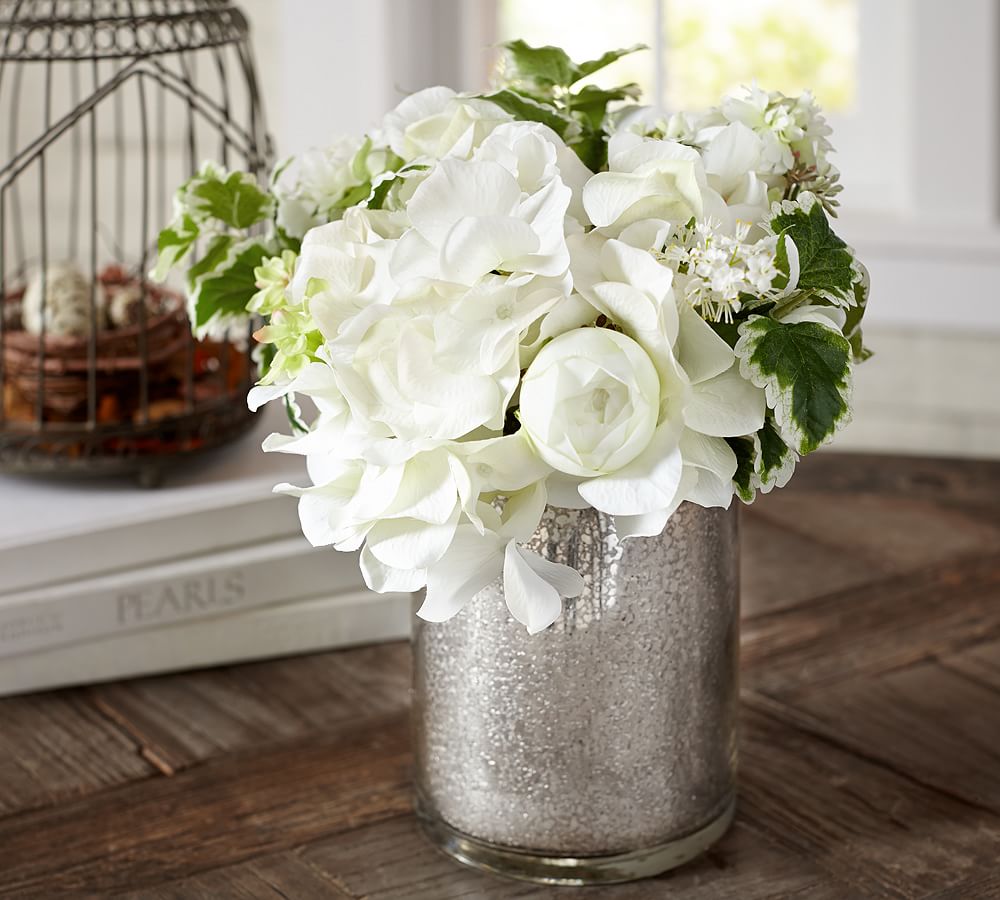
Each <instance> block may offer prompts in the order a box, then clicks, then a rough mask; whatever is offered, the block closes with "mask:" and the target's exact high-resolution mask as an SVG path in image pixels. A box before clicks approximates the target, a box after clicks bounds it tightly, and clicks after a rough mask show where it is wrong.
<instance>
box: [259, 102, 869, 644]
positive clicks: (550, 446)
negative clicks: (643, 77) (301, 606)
mask: <svg viewBox="0 0 1000 900" xmlns="http://www.w3.org/2000/svg"><path fill="white" fill-rule="evenodd" d="M826 133H827V130H826V127H825V124H824V123H823V121H822V117H821V116H820V115H819V113H818V111H817V110H816V109H815V106H814V105H813V104H812V101H811V99H810V98H808V97H804V98H798V99H796V100H788V99H787V98H778V97H776V96H775V95H768V94H764V93H763V92H761V91H757V90H753V91H751V92H750V93H749V94H748V95H747V96H745V97H742V98H730V99H728V100H726V101H725V102H724V103H723V104H722V105H721V106H720V107H719V108H718V109H716V110H713V111H711V112H710V113H708V114H706V115H705V116H700V117H690V116H689V117H686V118H683V119H681V118H677V119H674V120H673V121H672V122H671V123H669V124H668V125H667V126H665V127H664V128H663V129H662V130H661V132H660V133H654V132H653V131H651V130H650V128H649V127H648V126H643V127H641V128H640V127H638V126H637V125H636V121H633V123H632V125H631V126H621V127H619V128H618V129H617V130H615V131H614V132H613V133H611V134H610V137H609V140H608V143H607V145H606V149H607V164H606V166H602V168H601V170H600V171H597V172H594V171H591V170H590V169H588V168H587V167H586V166H585V165H584V164H583V162H582V161H581V158H580V157H579V156H578V155H577V153H576V152H574V149H573V148H571V147H570V146H568V145H567V144H566V143H565V142H564V140H563V139H562V138H561V137H560V136H559V134H557V133H556V132H555V131H554V130H553V129H552V128H550V127H548V126H547V125H546V124H542V123H540V122H534V121H519V120H517V119H515V117H514V116H512V115H511V114H510V113H508V112H506V111H505V110H504V109H502V108H500V106H498V105H496V104H495V103H492V102H490V101H489V100H487V99H482V98H474V97H466V96H463V95H460V94H456V93H455V92H453V91H451V90H448V89H447V88H432V89H429V90H426V91H422V92H420V93H418V94H415V95H413V96H412V97H409V98H408V99H406V100H405V101H403V103H401V104H400V105H399V107H397V108H396V109H395V110H393V111H392V112H391V113H390V114H389V115H388V116H386V118H385V120H384V122H383V123H382V126H381V128H380V129H378V130H377V131H375V132H373V134H372V135H371V136H370V137H369V138H367V139H366V140H364V141H356V142H342V143H338V144H337V145H335V146H334V147H333V148H331V149H330V150H328V151H324V152H318V153H314V154H310V155H307V156H306V157H304V158H301V159H300V160H298V161H297V162H296V163H294V164H292V165H290V166H288V167H285V168H283V169H282V171H281V172H280V173H279V175H278V177H277V180H276V183H275V187H274V194H275V197H276V209H277V212H276V223H277V227H278V229H279V230H280V235H281V236H282V237H283V238H297V237H299V236H300V237H301V246H300V247H299V246H298V241H296V242H295V244H294V246H295V247H296V251H294V252H293V250H290V249H289V250H285V252H284V253H283V254H282V255H281V256H276V257H274V258H272V259H270V260H265V261H264V262H263V264H262V265H260V266H258V267H257V269H256V279H257V288H258V293H257V294H256V295H255V296H254V298H253V300H252V302H251V303H250V305H249V308H250V309H251V310H252V311H253V312H255V313H257V314H263V315H266V316H268V317H269V321H268V324H267V325H266V326H265V327H264V328H263V329H262V330H261V331H260V332H258V339H259V340H261V341H263V342H265V343H266V344H267V345H268V348H269V351H268V352H269V357H268V358H269V368H268V371H267V374H266V376H265V377H264V378H263V379H262V381H261V383H260V385H259V386H258V387H257V388H255V389H254V391H253V392H252V395H251V404H252V405H253V406H254V407H255V408H256V407H257V406H259V405H261V404H263V403H265V402H268V401H270V400H275V399H278V398H282V397H285V398H289V399H290V398H291V397H293V396H294V395H302V396H305V397H308V398H310V399H311V400H312V402H313V404H314V406H315V408H316V410H317V415H316V418H315V420H314V421H313V422H312V423H311V424H310V425H309V426H308V427H307V428H305V429H304V430H300V431H298V432H297V433H295V434H293V435H291V436H285V435H272V436H271V437H270V438H269V439H268V441H267V442H266V444H265V448H266V449H268V450H271V451H279V452H285V453H297V454H301V455H303V456H304V457H305V459H306V463H307V468H308V473H309V477H310V482H311V483H310V484H308V485H306V486H304V487H293V486H290V485H283V486H280V488H279V490H281V491H283V492H285V493H288V494H291V495H294V496H296V497H298V498H299V511H300V518H301V522H302V527H303V530H304V532H305V534H306V536H307V537H308V538H309V540H310V541H311V542H312V543H313V544H315V545H317V546H333V547H335V548H337V549H339V550H344V551H358V550H360V556H361V566H362V570H363V572H364V576H365V579H366V582H367V583H368V585H369V586H370V587H372V588H373V589H374V590H377V591H415V590H418V589H422V588H425V589H426V598H425V601H424V603H423V606H422V607H421V609H420V613H419V614H420V615H421V616H422V617H424V618H426V619H429V620H433V621H440V620H443V619H447V618H449V617H450V616H452V615H454V614H455V613H457V612H458V611H459V610H460V609H461V608H462V607H463V606H464V605H465V604H466V603H468V602H469V601H470V600H472V598H473V597H475V595H476V594H477V593H478V592H479V591H480V590H481V589H483V588H485V587H486V586H488V585H489V584H490V583H492V582H493V581H495V580H497V579H502V581H503V586H504V593H505V597H506V601H507V604H508V606H509V608H510V611H511V614H512V615H513V616H514V617H515V618H516V619H517V620H518V621H520V622H522V623H524V624H525V625H526V626H527V628H528V629H529V630H530V631H531V632H537V631H540V630H542V629H544V628H546V627H547V626H548V625H550V624H551V623H552V622H553V621H554V620H555V619H556V618H557V617H558V616H559V614H560V611H561V609H562V598H563V597H571V596H574V595H576V594H578V593H579V592H580V591H581V590H582V589H583V581H582V578H581V577H580V575H579V574H578V573H577V572H575V571H574V570H572V569H570V568H568V567H566V566H562V565H556V564H554V563H552V562H550V561H548V560H546V559H544V558H543V557H542V556H540V555H539V554H537V553H534V552H533V551H531V550H529V549H527V548H526V547H525V546H524V544H525V542H526V541H527V540H528V539H529V538H530V537H531V535H532V534H533V533H534V531H535V529H536V527H537V525H538V523H539V521H540V518H541V515H542V512H543V510H544V508H545V506H546V504H551V505H555V506H561V507H576V508H582V507H593V508H595V509H597V510H600V511H601V512H603V513H605V514H607V515H609V516H612V517H614V523H615V527H616V529H617V533H618V535H619V536H620V537H628V536H640V535H655V534H659V533H660V532H661V531H662V529H663V527H664V525H665V524H666V522H667V520H668V519H669V517H670V516H671V515H672V513H673V512H674V511H675V510H676V509H677V507H678V506H679V505H680V504H681V503H683V502H685V501H688V502H693V503H697V504H700V505H702V506H722V507H728V506H729V504H730V503H731V501H732V498H733V493H734V478H736V477H737V469H738V467H739V466H740V465H741V462H740V460H739V459H738V457H737V453H736V449H737V448H740V447H744V448H746V449H747V452H748V453H752V454H754V456H753V458H748V460H746V461H745V462H747V465H748V466H749V469H747V474H746V476H745V483H746V485H748V489H751V488H752V486H753V485H756V486H758V487H759V488H760V489H769V486H770V484H772V483H773V478H771V477H770V476H768V475H767V472H766V471H765V468H766V466H772V467H773V465H772V462H773V461H771V460H770V459H768V460H765V459H764V458H763V448H771V447H773V446H774V444H773V442H771V443H768V440H767V439H768V436H769V435H771V434H773V433H775V432H773V431H767V429H768V428H772V427H776V426H774V423H773V420H772V419H771V418H770V417H771V415H772V413H771V412H769V409H770V410H775V409H778V408H779V406H780V408H781V409H784V408H786V406H787V408H788V409H793V410H794V409H797V408H798V407H795V406H794V405H790V404H784V398H783V397H782V396H779V394H777V393H775V392H776V391H777V388H776V387H775V386H774V384H772V383H771V380H768V379H770V375H768V374H767V373H763V374H762V373H761V372H760V371H758V370H757V369H756V368H754V367H753V366H749V365H748V364H747V362H746V359H745V358H743V357H739V356H738V354H737V351H736V350H735V349H734V347H733V346H732V342H731V341H727V340H725V339H724V338H723V336H722V334H721V333H720V330H719V329H718V328H716V327H715V326H716V325H718V324H719V323H731V322H732V321H733V320H734V317H736V316H738V315H741V314H744V310H745V306H746V304H747V302H748V301H749V300H752V301H753V303H754V304H758V305H759V304H768V305H777V303H778V301H779V300H780V299H781V298H784V297H787V296H789V295H790V293H791V292H793V291H794V290H795V288H796V279H797V278H798V268H797V266H798V255H797V253H796V251H795V246H794V243H793V241H792V239H791V238H790V237H789V236H787V235H786V234H785V231H787V229H785V230H784V231H781V233H779V232H778V230H776V229H775V228H774V227H773V226H772V218H773V217H774V216H775V215H777V214H779V213H780V214H782V215H793V214H796V213H799V212H801V213H802V214H803V216H805V214H806V213H808V212H809V211H810V210H811V209H812V208H813V204H814V202H815V201H814V198H813V196H812V195H811V194H803V198H802V201H801V202H800V201H796V200H794V199H789V198H788V197H787V196H784V195H782V196H780V197H776V196H775V193H774V192H775V191H785V189H787V187H788V184H789V183H790V182H789V180H788V179H787V178H785V179H784V181H782V176H783V175H785V174H787V173H789V172H791V171H793V169H794V168H795V166H796V165H797V164H798V162H799V161H803V160H808V161H809V163H810V165H813V166H827V165H828V164H827V163H826V162H825V154H826V151H827V150H828V149H829V145H828V144H827V142H826ZM664 135H666V136H664ZM782 184H783V185H784V187H781V185H782ZM775 199H782V200H784V203H783V204H781V203H779V204H776V205H775V207H774V208H772V201H773V200H775ZM806 221H807V220H806V219H805V218H803V219H802V222H803V223H806ZM802 227H806V225H805V224H803V225H802ZM810 227H811V226H810ZM817 227H819V226H818V225H817ZM782 261H783V262H782ZM782 265H783V266H784V268H782ZM834 287H836V286H834ZM847 287H848V288H850V285H847ZM842 293H843V291H842ZM845 296H846V294H845ZM816 297H817V295H816V294H815V292H813V293H811V294H809V295H808V297H807V298H806V299H805V300H803V301H801V302H799V301H796V302H798V303H799V305H798V306H797V307H795V308H793V307H794V304H791V305H788V307H787V309H785V307H781V309H782V310H783V312H782V313H781V315H785V316H786V318H785V319H784V320H782V319H781V318H780V316H779V314H778V313H777V312H776V313H775V314H774V316H773V319H774V321H775V322H778V321H787V322H800V323H802V322H806V323H807V322H819V323H821V325H822V327H823V328H829V329H832V330H834V331H836V340H837V341H839V342H841V343H842V344H843V345H845V346H846V343H847V341H846V337H845V334H846V332H845V334H841V331H842V330H843V329H844V328H845V327H847V325H848V321H849V320H848V314H847V307H848V306H849V305H850V304H849V303H848V302H847V301H844V303H842V304H841V305H842V306H843V307H844V309H842V310H838V311H837V314H836V315H833V314H831V313H829V312H828V310H827V306H828V304H827V305H824V301H823V300H822V298H819V299H818V300H817V299H816ZM809 298H812V300H811V301H810V300H809ZM802 303H805V305H802ZM810 303H812V305H810ZM743 321H744V322H745V321H746V320H745V317H744V320H743ZM720 327H721V326H720ZM810 327H812V326H810ZM758 332H759V334H757V333H755V334H754V335H750V336H748V337H747V338H746V340H749V339H750V337H753V338H754V339H756V340H765V339H766V338H767V334H766V332H765V330H764V329H763V327H761V328H758ZM741 333H742V332H741ZM811 334H812V332H808V333H806V332H803V339H806V338H808V337H809V336H810V335H811ZM744 343H745V342H744ZM839 346H840V345H839V344H838V347H839ZM775 383H776V382H775ZM765 388H766V389H765ZM769 391H770V393H769ZM781 404H784V405H781ZM761 435H763V437H761ZM807 436H808V435H807ZM778 440H779V442H780V438H779V439H778ZM803 440H806V437H803ZM741 442H742V443H741ZM794 458H795V457H794V453H793V452H792V451H789V453H787V454H785V455H784V456H783V457H782V458H781V465H782V466H783V469H782V471H786V472H787V471H790V466H791V464H792V463H793V462H794ZM741 496H742V494H741Z"/></svg>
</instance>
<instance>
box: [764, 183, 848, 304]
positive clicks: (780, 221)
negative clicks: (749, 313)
mask: <svg viewBox="0 0 1000 900" xmlns="http://www.w3.org/2000/svg"><path fill="white" fill-rule="evenodd" d="M768 227H769V228H770V229H771V232H772V233H773V234H778V235H785V236H787V237H789V238H791V239H792V241H793V242H794V243H795V249H796V250H798V256H799V277H798V282H797V284H796V288H797V289H798V290H800V291H811V292H814V293H815V294H817V295H819V296H820V297H826V298H827V299H829V300H832V301H833V302H835V303H839V304H840V305H846V304H848V303H849V302H850V301H851V300H852V298H853V292H854V255H853V254H852V253H851V251H850V249H849V248H848V246H847V244H845V243H844V242H843V241H842V240H841V239H840V238H839V237H837V235H836V234H834V233H833V229H831V228H830V220H829V219H827V217H826V213H825V212H823V206H822V204H821V203H820V202H819V201H818V200H817V199H816V198H815V197H814V196H813V195H812V194H803V195H802V196H801V197H800V198H799V199H798V200H797V201H785V202H784V203H782V205H781V208H780V210H779V211H778V212H777V213H775V214H774V215H773V216H772V217H771V219H770V221H769V223H768ZM777 266H778V269H779V270H780V271H781V272H782V273H783V274H784V275H785V276H786V277H785V284H787V283H788V278H787V276H788V269H789V264H788V251H787V248H786V247H785V246H784V242H779V245H778V252H777ZM776 287H779V288H780V287H784V285H782V284H780V283H776Z"/></svg>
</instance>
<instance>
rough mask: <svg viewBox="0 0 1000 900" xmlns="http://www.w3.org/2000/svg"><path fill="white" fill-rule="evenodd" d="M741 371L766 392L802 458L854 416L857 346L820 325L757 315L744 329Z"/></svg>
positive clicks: (783, 433)
mask: <svg viewBox="0 0 1000 900" xmlns="http://www.w3.org/2000/svg"><path fill="white" fill-rule="evenodd" d="M735 352H736V355H737V357H738V358H739V360H740V372H741V373H742V375H743V377H744V378H748V379H749V380H750V381H751V382H752V383H753V384H755V385H756V386H757V387H760V388H763V389H764V391H765V393H766V396H767V404H768V406H769V407H770V408H771V409H773V410H774V413H775V418H776V421H777V425H778V430H779V431H780V434H781V437H782V438H783V439H784V441H785V443H787V444H788V445H789V446H790V447H792V448H793V449H794V450H796V451H798V452H799V453H801V454H806V453H810V452H812V451H813V450H815V449H816V448H817V447H819V446H820V445H821V444H823V443H825V442H826V441H828V440H829V439H830V438H831V437H832V436H833V434H834V432H835V431H836V430H837V428H838V427H840V426H842V425H843V424H845V423H846V421H847V419H848V416H849V414H850V406H849V396H850V377H851V365H850V364H851V345H850V344H849V343H848V342H847V340H846V339H845V338H844V337H843V335H841V334H840V333H839V332H837V331H834V330H833V329H832V328H827V327H826V326H825V325H819V324H817V323H815V322H796V323H793V324H788V323H784V322H777V321H775V320H774V319H768V318H765V317H764V316H751V317H750V318H749V319H748V320H747V321H746V322H744V323H743V324H742V325H740V339H739V341H737V343H736V347H735Z"/></svg>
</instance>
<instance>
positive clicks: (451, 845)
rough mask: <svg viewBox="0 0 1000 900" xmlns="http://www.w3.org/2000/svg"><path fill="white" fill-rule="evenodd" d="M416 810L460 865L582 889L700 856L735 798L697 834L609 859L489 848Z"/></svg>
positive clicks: (724, 827) (723, 827) (725, 823)
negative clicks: (580, 887) (575, 886)
mask: <svg viewBox="0 0 1000 900" xmlns="http://www.w3.org/2000/svg"><path fill="white" fill-rule="evenodd" d="M420 807H421V804H420V802H419V799H418V802H417V816H418V818H419V820H420V824H421V827H422V828H423V831H424V834H425V835H426V836H427V837H428V839H429V840H430V841H431V843H432V844H434V845H435V846H436V847H437V848H438V849H440V850H442V851H443V852H444V853H446V854H447V855H448V856H450V857H451V858H452V859H454V860H457V861H458V862H460V863H462V864H463V865H466V866H471V867H472V868H474V869H481V870H482V871H485V872H491V873H493V874H494V875H503V876H505V877H507V878H516V879H518V880H519V881H532V882H535V883H537V884H558V885H577V886H580V885H588V884H618V883H621V882H625V881H638V880H639V879H641V878H651V877H653V876H654V875H660V874H662V873H663V872H667V871H669V870H670V869H674V868H677V866H681V865H684V863H686V862H689V861H690V860H692V859H694V858H695V857H696V856H700V855H701V854H702V853H704V852H705V851H706V850H707V849H708V848H709V847H711V846H712V844H714V843H715V842H716V841H718V840H719V839H720V838H721V837H722V836H723V835H724V834H725V833H726V832H727V831H728V830H729V826H730V825H731V824H732V821H733V816H734V815H735V812H736V798H735V796H734V797H732V798H731V799H730V800H729V802H728V803H727V804H726V805H725V807H724V808H723V810H722V812H721V813H719V815H717V816H716V817H715V818H714V819H712V820H711V821H710V822H708V823H707V824H706V825H703V826H702V827H701V828H699V829H698V830H697V831H693V832H691V833H689V834H686V835H684V836H683V837H679V838H675V839H674V840H672V841H668V842H667V843H665V844H659V845H658V846H655V847H646V848H644V849H642V850H633V851H629V852H627V853H615V854H611V855H609V856H553V855H550V854H546V853H544V852H539V853H536V852H532V851H530V850H520V849H514V848H512V847H504V846H501V845H499V844H491V843H489V842H487V841H482V840H479V839H478V838H474V837H472V836H471V835H468V834H464V833H463V832H461V831H458V830H457V829H455V828H452V827H451V826H450V825H448V824H447V823H445V822H442V821H441V820H440V819H437V818H434V817H432V816H430V815H427V814H426V813H425V812H424V811H423V810H422V809H421V808H420Z"/></svg>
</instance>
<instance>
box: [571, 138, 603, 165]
mask: <svg viewBox="0 0 1000 900" xmlns="http://www.w3.org/2000/svg"><path fill="white" fill-rule="evenodd" d="M567 146H568V147H569V148H570V149H571V150H573V151H574V152H575V153H576V155H577V156H579V157H580V161H581V162H582V163H583V164H584V165H585V166H586V167H587V168H588V169H590V171H591V172H599V171H600V170H601V169H603V168H604V167H605V166H606V165H607V162H608V142H607V140H606V139H605V137H604V132H603V131H585V132H584V133H583V134H582V135H580V137H578V138H576V139H574V140H572V141H569V142H568V144H567Z"/></svg>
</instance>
